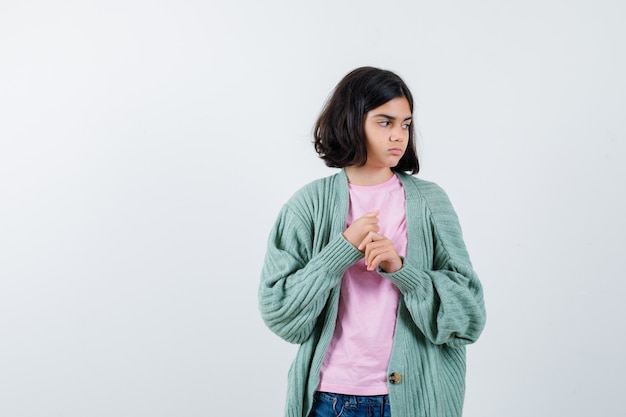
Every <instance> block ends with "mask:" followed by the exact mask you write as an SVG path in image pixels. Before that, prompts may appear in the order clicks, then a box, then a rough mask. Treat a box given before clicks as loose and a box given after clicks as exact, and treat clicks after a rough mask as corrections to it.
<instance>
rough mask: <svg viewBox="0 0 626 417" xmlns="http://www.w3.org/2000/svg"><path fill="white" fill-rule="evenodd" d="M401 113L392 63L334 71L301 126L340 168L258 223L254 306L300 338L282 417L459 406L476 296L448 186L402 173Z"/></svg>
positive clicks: (408, 142)
mask: <svg viewBox="0 0 626 417" xmlns="http://www.w3.org/2000/svg"><path fill="white" fill-rule="evenodd" d="M412 114H413V98H412V95H411V92H410V91H409V89H408V87H407V86H406V84H405V83H404V82H403V81H402V79H401V78H400V77H398V76H397V75H396V74H394V73H392V72H389V71H385V70H380V69H377V68H372V67H363V68H358V69H356V70H354V71H352V72H350V73H349V74H347V75H346V76H345V77H344V78H343V80H341V82H340V83H339V84H338V85H337V87H336V88H335V90H334V92H333V94H332V96H331V97H330V99H329V101H328V102H327V103H326V106H325V108H324V109H323V111H322V113H321V115H320V117H319V119H318V121H317V123H316V125H315V129H314V144H315V150H316V151H317V153H318V154H319V155H320V157H321V158H322V159H323V160H324V161H325V162H326V165H328V166H329V167H336V168H342V170H341V171H340V172H339V173H337V174H335V175H333V176H331V177H328V178H323V179H319V180H317V181H314V182H312V183H310V184H308V185H306V186H305V187H303V188H302V189H300V190H299V191H298V192H297V193H296V194H295V195H294V196H293V197H292V198H291V199H290V200H289V201H288V202H287V203H286V204H285V205H284V206H283V208H282V210H281V212H280V213H279V215H278V219H277V221H276V223H275V225H274V227H273V229H272V231H271V234H270V237H269V241H268V247H267V254H266V258H265V263H264V266H263V271H262V274H261V284H260V287H259V308H260V311H261V315H262V317H263V320H264V321H265V323H266V324H267V326H268V327H269V328H270V329H271V330H272V331H273V332H275V333H276V334H277V335H278V336H280V337H282V338H283V339H285V340H286V341H288V342H291V343H297V344H299V345H300V348H299V350H298V353H297V355H296V358H295V360H294V362H293V364H292V366H291V369H290V371H289V384H288V394H287V405H286V413H285V415H286V416H288V417H306V416H310V417H322V416H324V417H326V416H328V417H336V416H340V415H341V416H381V417H382V416H385V417H389V416H394V417H457V416H460V415H461V412H462V406H463V396H464V387H465V345H467V344H469V343H472V342H474V341H476V339H477V338H478V336H479V335H480V333H481V331H482V329H483V327H484V324H485V309H484V304H483V294H482V289H481V285H480V282H479V280H478V277H477V276H476V273H475V272H474V270H473V269H472V265H471V263H470V260H469V256H468V253H467V250H466V248H465V244H464V242H463V239H462V235H461V229H460V226H459V223H458V220H457V216H456V214H455V212H454V209H453V208H452V206H451V204H450V201H449V200H448V197H447V196H446V194H445V193H444V191H443V190H442V189H441V188H439V187H438V186H437V185H435V184H433V183H431V182H427V181H424V180H421V179H418V178H417V177H415V176H413V175H410V174H417V173H418V171H419V162H418V158H417V154H416V150H415V138H414V137H415V136H414V131H413V127H412V123H411V121H412ZM407 172H408V173H410V174H408V173H407Z"/></svg>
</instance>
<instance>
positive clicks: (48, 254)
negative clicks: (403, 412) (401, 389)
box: [0, 0, 626, 417]
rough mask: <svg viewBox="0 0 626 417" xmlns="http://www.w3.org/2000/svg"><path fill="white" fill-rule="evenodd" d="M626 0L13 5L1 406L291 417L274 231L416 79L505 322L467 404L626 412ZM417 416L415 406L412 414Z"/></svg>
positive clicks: (3, 47)
mask: <svg viewBox="0 0 626 417" xmlns="http://www.w3.org/2000/svg"><path fill="white" fill-rule="evenodd" d="M625 16H626V6H625V3H624V2H622V1H609V0H596V1H557V0H543V1H533V0H530V1H523V2H522V1H517V2H512V1H511V2H496V1H487V0H479V1H473V2H466V1H460V0H457V1H438V2H433V1H390V2H381V1H345V2H342V1H316V2H309V3H301V2H292V1H276V0H268V1H233V2H216V1H209V2H206V1H200V0H193V1H192V0H177V1H158V2H152V1H147V0H143V1H141V0H139V1H137V0H134V1H133V0H131V1H107V2H104V1H102V2H80V1H56V2H45V1H40V0H35V1H7V0H4V1H2V2H1V3H0V415H1V416H3V417H22V416H27V417H40V416H41V417H44V416H45V417H57V416H58V417H61V416H63V417H82V416H90V417H98V416H112V415H116V416H129V417H131V416H132V417H135V416H150V417H161V416H235V417H239V416H242V417H245V416H257V417H262V416H267V417H269V416H277V415H281V414H282V409H283V403H284V396H285V390H286V375H287V370H288V367H289V364H290V362H291V360H292V358H293V355H294V354H295V350H296V347H295V346H292V345H289V344H287V343H286V342H283V341H282V340H281V339H279V338H278V337H277V336H275V335H273V334H272V333H271V332H270V331H269V330H268V329H267V328H266V327H265V326H264V324H263V322H262V321H261V319H260V316H259V313H258V309H257V296H256V291H257V287H258V280H259V273H260V269H261V265H262V262H263V256H264V251H265V243H266V239H267V235H268V232H269V230H270V228H271V226H272V224H273V222H274V219H275V217H276V215H277V213H278V210H279V209H280V207H281V205H282V204H283V203H284V202H285V201H286V199H287V198H289V196H290V195H291V194H292V193H293V192H294V191H296V190H297V189H298V188H299V187H300V186H302V185H304V184H305V183H307V182H309V181H311V180H314V179H316V178H319V177H322V176H326V175H330V174H332V173H334V172H335V170H333V169H330V168H326V167H325V166H324V164H323V163H322V161H320V160H319V159H318V158H317V156H316V155H315V152H314V150H313V147H312V145H311V143H310V141H311V128H312V125H313V123H314V121H315V118H316V117H317V115H318V113H319V111H320V109H321V107H322V105H323V103H324V101H325V100H326V98H327V97H328V95H329V93H330V92H331V90H332V88H333V87H334V86H335V84H336V83H337V82H338V81H339V79H340V78H341V77H343V76H344V75H345V74H346V73H347V72H348V71H350V70H351V69H353V68H355V67H358V66H361V65H374V66H379V67H382V68H386V69H390V70H393V71H395V72H397V73H398V74H400V75H401V76H402V77H403V78H404V79H405V81H406V82H407V83H408V84H409V86H410V87H411V89H412V91H413V93H414V95H415V98H416V104H417V109H416V112H415V118H416V123H417V127H418V130H419V136H420V137H419V143H418V150H419V153H420V156H421V161H422V171H421V173H420V176H421V177H422V178H425V179H428V180H431V181H435V182H437V183H439V184H440V185H441V186H442V187H443V188H444V189H445V190H446V191H447V192H448V194H449V195H450V198H451V199H452V201H453V203H454V205H455V207H456V209H457V212H458V214H459V217H460V220H461V224H462V226H463V230H464V234H465V239H466V243H467V246H468V248H469V251H470V254H471V256H472V260H473V263H474V266H475V268H476V270H477V272H478V273H479V275H480V276H481V279H482V282H483V285H484V288H485V297H486V305H487V311H488V322H487V327H486V329H485V331H484V333H483V336H482V338H481V339H480V340H479V341H478V343H476V344H475V345H472V346H470V347H469V348H468V375H467V395H466V402H465V414H464V415H465V416H467V417H500V416H503V415H506V416H509V417H525V416H528V415H533V416H537V417H539V416H546V417H548V416H550V417H552V416H569V417H588V416H592V415H602V416H617V415H621V414H623V405H622V395H623V391H624V388H626V384H625V383H624V374H625V373H626V365H625V361H624V357H625V355H624V352H625V351H626V337H625V331H624V329H625V327H624V323H623V320H624V317H625V315H626V308H625V307H624V303H623V300H624V295H625V294H624V293H625V290H626V285H625V284H624V272H623V271H624V268H623V263H624V252H625V249H626V243H625V242H626V240H625V232H626V230H625V229H626V227H625V221H624V218H623V216H624V213H625V212H626V202H625V195H624V190H625V185H626V184H625V183H626V164H625V163H624V160H625V157H626V121H625V120H626V117H624V116H625V115H626V77H624V74H626V57H625V51H626V28H625V26H624V24H623V22H624V18H625ZM406 417H409V416H406Z"/></svg>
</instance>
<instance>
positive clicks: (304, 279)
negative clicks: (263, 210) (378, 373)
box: [258, 205, 363, 343]
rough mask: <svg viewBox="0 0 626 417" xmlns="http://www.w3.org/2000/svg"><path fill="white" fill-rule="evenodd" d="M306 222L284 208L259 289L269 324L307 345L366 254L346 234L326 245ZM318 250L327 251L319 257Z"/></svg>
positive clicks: (272, 236) (263, 314) (270, 242)
mask: <svg viewBox="0 0 626 417" xmlns="http://www.w3.org/2000/svg"><path fill="white" fill-rule="evenodd" d="M310 224H311V222H307V221H306V219H305V217H304V216H302V215H301V213H299V212H298V210H294V209H293V208H291V207H290V206H288V205H286V206H284V207H283V209H282V210H281V212H280V213H279V215H278V219H277V220H276V223H275V224H274V227H273V229H272V230H271V232H270V236H269V239H268V245H267V252H266V255H265V261H264V265H263V269H262V272H261V283H260V286H259V292H258V296H259V309H260V312H261V317H262V318H263V320H264V322H265V324H266V325H267V326H268V327H269V328H270V330H272V331H273V332H274V333H276V334H277V335H278V336H280V337H281V338H283V339H284V340H286V341H288V342H290V343H303V342H304V341H306V340H307V338H308V337H309V336H310V335H311V333H312V332H313V329H314V328H315V323H316V321H317V318H318V317H319V315H320V314H321V313H322V311H323V309H324V307H325V305H326V302H327V300H328V297H329V294H330V292H331V290H332V289H333V288H336V287H338V286H339V285H341V277H342V276H343V273H344V272H345V270H346V269H347V268H348V267H349V266H350V265H352V264H353V263H355V262H356V261H358V260H359V259H360V258H361V257H362V256H363V254H362V253H361V252H360V251H359V250H357V249H356V248H354V246H352V245H351V244H350V242H348V241H347V240H345V238H344V237H343V235H342V234H341V233H339V234H337V235H336V236H331V237H330V238H329V240H328V242H327V244H325V245H314V244H313V240H314V239H315V238H319V237H317V236H315V232H314V230H313V228H312V226H311V225H310ZM316 246H320V247H321V246H323V247H321V249H319V250H318V251H317V253H315V249H314V248H315V247H316Z"/></svg>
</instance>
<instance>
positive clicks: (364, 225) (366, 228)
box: [343, 210, 379, 251]
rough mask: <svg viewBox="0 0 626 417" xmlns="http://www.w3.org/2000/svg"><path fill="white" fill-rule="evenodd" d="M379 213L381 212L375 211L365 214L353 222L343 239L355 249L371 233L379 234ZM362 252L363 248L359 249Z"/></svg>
mask: <svg viewBox="0 0 626 417" xmlns="http://www.w3.org/2000/svg"><path fill="white" fill-rule="evenodd" d="M378 213H379V210H376V211H373V212H371V213H365V214H364V215H363V216H361V217H359V218H358V219H356V220H355V221H353V222H352V224H351V225H350V227H348V228H347V229H346V230H344V232H343V237H344V238H346V240H347V241H348V242H350V243H352V246H354V247H355V248H358V247H359V244H360V243H361V242H362V241H363V239H365V236H367V235H368V234H369V233H372V232H374V233H375V232H378V230H379V227H378ZM359 250H360V251H362V249H361V248H359Z"/></svg>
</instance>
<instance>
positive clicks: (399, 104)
mask: <svg viewBox="0 0 626 417" xmlns="http://www.w3.org/2000/svg"><path fill="white" fill-rule="evenodd" d="M381 115H386V116H393V117H395V118H398V119H405V118H408V117H411V106H410V105H409V100H407V98H406V97H396V98H393V99H391V100H389V101H388V102H386V103H385V104H382V105H380V106H378V107H376V108H374V109H372V110H370V111H368V112H367V117H376V116H381Z"/></svg>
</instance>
